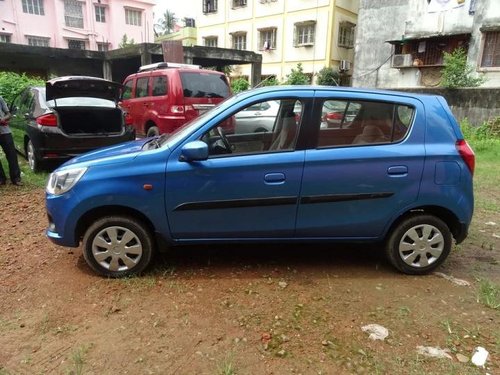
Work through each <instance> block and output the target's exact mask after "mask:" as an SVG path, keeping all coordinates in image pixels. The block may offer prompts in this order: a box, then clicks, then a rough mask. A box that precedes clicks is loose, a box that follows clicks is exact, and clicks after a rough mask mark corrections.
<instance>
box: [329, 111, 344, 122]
mask: <svg viewBox="0 0 500 375" xmlns="http://www.w3.org/2000/svg"><path fill="white" fill-rule="evenodd" d="M326 116H327V117H328V118H329V119H332V120H341V119H342V117H344V115H343V114H342V113H340V112H330V113H328V114H327V115H326Z"/></svg>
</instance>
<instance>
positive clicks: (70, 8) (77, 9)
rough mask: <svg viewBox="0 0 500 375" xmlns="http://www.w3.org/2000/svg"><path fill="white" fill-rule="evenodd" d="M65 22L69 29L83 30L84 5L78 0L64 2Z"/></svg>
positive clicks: (65, 0)
mask: <svg viewBox="0 0 500 375" xmlns="http://www.w3.org/2000/svg"><path fill="white" fill-rule="evenodd" d="M64 22H65V23H66V26H68V27H77V28H79V29H83V9H82V3H80V2H79V1H77V0H64Z"/></svg>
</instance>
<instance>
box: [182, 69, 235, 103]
mask: <svg viewBox="0 0 500 375" xmlns="http://www.w3.org/2000/svg"><path fill="white" fill-rule="evenodd" d="M180 75H181V81H182V87H183V89H184V97H185V98H227V97H228V96H229V95H231V93H230V91H229V85H228V83H227V80H226V77H225V76H224V75H222V74H213V73H200V72H181V73H180Z"/></svg>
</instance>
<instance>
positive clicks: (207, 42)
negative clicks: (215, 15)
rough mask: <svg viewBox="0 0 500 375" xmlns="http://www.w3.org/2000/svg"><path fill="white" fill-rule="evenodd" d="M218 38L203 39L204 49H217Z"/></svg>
mask: <svg viewBox="0 0 500 375" xmlns="http://www.w3.org/2000/svg"><path fill="white" fill-rule="evenodd" d="M217 42H218V38H217V37H216V36H208V37H206V38H203V44H204V45H205V47H217Z"/></svg>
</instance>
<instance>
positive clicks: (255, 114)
mask: <svg viewBox="0 0 500 375" xmlns="http://www.w3.org/2000/svg"><path fill="white" fill-rule="evenodd" d="M253 115H254V116H260V115H262V113H260V112H255V113H254V114H253Z"/></svg>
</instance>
